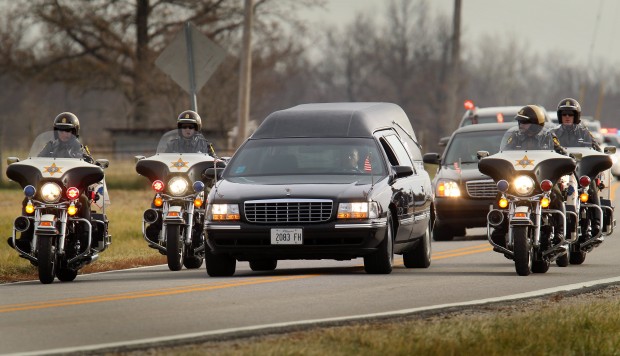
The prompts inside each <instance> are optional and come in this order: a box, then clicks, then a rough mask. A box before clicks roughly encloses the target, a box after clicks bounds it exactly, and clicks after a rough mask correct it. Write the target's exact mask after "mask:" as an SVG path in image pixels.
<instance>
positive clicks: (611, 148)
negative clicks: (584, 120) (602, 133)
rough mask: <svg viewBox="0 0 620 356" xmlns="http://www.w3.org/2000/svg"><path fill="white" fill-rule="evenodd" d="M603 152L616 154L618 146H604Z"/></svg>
mask: <svg viewBox="0 0 620 356" xmlns="http://www.w3.org/2000/svg"><path fill="white" fill-rule="evenodd" d="M603 152H605V154H615V153H616V146H605V148H603Z"/></svg>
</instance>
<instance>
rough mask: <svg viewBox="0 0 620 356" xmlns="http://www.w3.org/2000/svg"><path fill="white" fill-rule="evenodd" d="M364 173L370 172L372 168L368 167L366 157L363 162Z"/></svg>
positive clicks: (367, 157)
mask: <svg viewBox="0 0 620 356" xmlns="http://www.w3.org/2000/svg"><path fill="white" fill-rule="evenodd" d="M364 171H366V172H371V171H372V166H371V165H370V157H369V156H366V159H365V160H364Z"/></svg>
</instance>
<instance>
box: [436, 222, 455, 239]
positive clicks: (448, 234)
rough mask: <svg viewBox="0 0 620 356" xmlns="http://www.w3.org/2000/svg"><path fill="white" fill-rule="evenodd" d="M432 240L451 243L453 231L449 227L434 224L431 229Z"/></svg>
mask: <svg viewBox="0 0 620 356" xmlns="http://www.w3.org/2000/svg"><path fill="white" fill-rule="evenodd" d="M433 240H435V241H452V240H454V231H453V230H452V229H451V228H450V227H449V226H445V225H442V224H436V225H435V228H434V229H433Z"/></svg>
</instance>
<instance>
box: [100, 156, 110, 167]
mask: <svg viewBox="0 0 620 356" xmlns="http://www.w3.org/2000/svg"><path fill="white" fill-rule="evenodd" d="M97 165H98V166H99V167H101V168H103V169H106V168H108V167H109V166H110V161H108V160H107V159H103V158H101V159H98V160H97Z"/></svg>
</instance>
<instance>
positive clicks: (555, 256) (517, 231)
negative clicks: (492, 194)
mask: <svg viewBox="0 0 620 356" xmlns="http://www.w3.org/2000/svg"><path fill="white" fill-rule="evenodd" d="M518 129H519V128H518V127H514V128H511V129H509V130H508V131H507V132H506V134H505V135H504V137H503V139H502V143H501V145H500V151H499V152H498V153H496V154H494V155H490V156H489V154H488V152H486V151H479V152H478V157H480V161H479V162H478V169H479V170H480V172H482V173H483V174H486V175H488V176H490V177H491V178H492V179H493V180H494V181H495V182H496V185H497V189H498V192H499V194H498V198H499V199H498V203H497V205H498V207H497V208H491V210H490V211H489V213H488V214H487V237H488V241H489V242H490V243H491V245H492V246H493V250H494V251H496V252H499V253H503V254H504V256H505V257H506V258H508V259H512V260H514V263H515V269H516V272H517V274H518V275H520V276H527V275H529V274H530V273H532V272H534V273H545V272H547V271H548V270H549V266H550V263H551V262H553V261H556V260H562V261H563V262H562V263H558V265H561V266H564V267H565V266H567V265H568V259H567V252H568V251H567V250H568V243H570V242H573V241H571V240H566V239H565V236H566V224H565V223H564V222H565V221H566V216H565V213H564V209H562V206H563V205H564V202H563V201H562V202H559V204H560V205H561V206H560V208H559V209H558V208H557V207H556V208H555V209H553V208H552V207H551V205H552V199H553V195H554V194H559V193H558V192H557V191H556V192H554V191H553V190H554V186H555V185H556V184H557V183H558V181H559V180H560V178H561V177H562V176H564V175H569V174H572V172H573V171H574V170H575V167H576V163H575V160H574V159H573V158H571V157H569V156H565V155H561V154H559V153H556V152H555V151H554V145H553V139H552V136H550V135H541V137H542V138H543V139H542V142H539V147H538V148H537V149H529V150H521V149H515V148H509V147H508V145H507V143H508V142H509V141H510V137H511V136H512V135H513V134H514V133H515V132H516V131H517V130H518ZM543 130H545V129H544V128H543ZM558 199H559V200H561V197H559V198H558ZM556 201H557V200H556ZM492 229H495V230H496V231H502V232H501V233H500V236H499V239H498V237H497V236H493V235H492V234H491V230H492ZM504 231H505V232H504ZM557 232H561V234H558V233H557Z"/></svg>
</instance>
